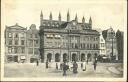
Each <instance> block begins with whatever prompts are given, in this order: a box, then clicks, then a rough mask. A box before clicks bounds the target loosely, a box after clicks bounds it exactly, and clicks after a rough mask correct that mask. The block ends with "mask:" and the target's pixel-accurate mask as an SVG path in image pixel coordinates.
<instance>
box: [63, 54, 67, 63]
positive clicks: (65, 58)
mask: <svg viewBox="0 0 128 82" xmlns="http://www.w3.org/2000/svg"><path fill="white" fill-rule="evenodd" d="M64 61H67V54H66V53H64V54H63V62H64Z"/></svg>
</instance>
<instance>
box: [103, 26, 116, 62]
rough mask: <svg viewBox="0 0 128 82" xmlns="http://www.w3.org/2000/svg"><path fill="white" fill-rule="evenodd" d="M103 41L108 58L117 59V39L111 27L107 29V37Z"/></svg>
mask: <svg viewBox="0 0 128 82" xmlns="http://www.w3.org/2000/svg"><path fill="white" fill-rule="evenodd" d="M105 43H106V54H107V56H108V57H109V58H110V59H112V58H115V59H116V60H118V52H117V41H116V36H115V31H114V30H113V29H112V28H110V29H108V30H107V38H106V40H105Z"/></svg>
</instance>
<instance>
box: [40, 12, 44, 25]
mask: <svg viewBox="0 0 128 82" xmlns="http://www.w3.org/2000/svg"><path fill="white" fill-rule="evenodd" d="M42 25H43V13H42V11H41V14H40V26H42Z"/></svg>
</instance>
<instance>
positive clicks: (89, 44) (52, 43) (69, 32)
mask: <svg viewBox="0 0 128 82" xmlns="http://www.w3.org/2000/svg"><path fill="white" fill-rule="evenodd" d="M99 36H100V34H99V32H98V31H96V30H93V29H92V19H91V17H90V19H89V23H86V22H85V18H84V17H83V18H82V23H79V22H78V18H77V15H76V17H75V20H70V14H69V12H68V13H67V21H62V20H61V14H60V13H59V16H58V20H53V19H52V13H50V16H49V19H44V18H43V13H42V12H41V15H40V55H41V59H42V62H46V61H49V62H51V61H54V62H60V61H86V60H89V61H91V60H92V59H93V58H95V57H96V56H98V55H99V54H100V53H99V51H100V50H99V42H100V39H99Z"/></svg>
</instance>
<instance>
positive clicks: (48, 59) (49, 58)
mask: <svg viewBox="0 0 128 82" xmlns="http://www.w3.org/2000/svg"><path fill="white" fill-rule="evenodd" d="M51 59H52V54H51V53H48V54H47V61H49V62H51Z"/></svg>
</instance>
